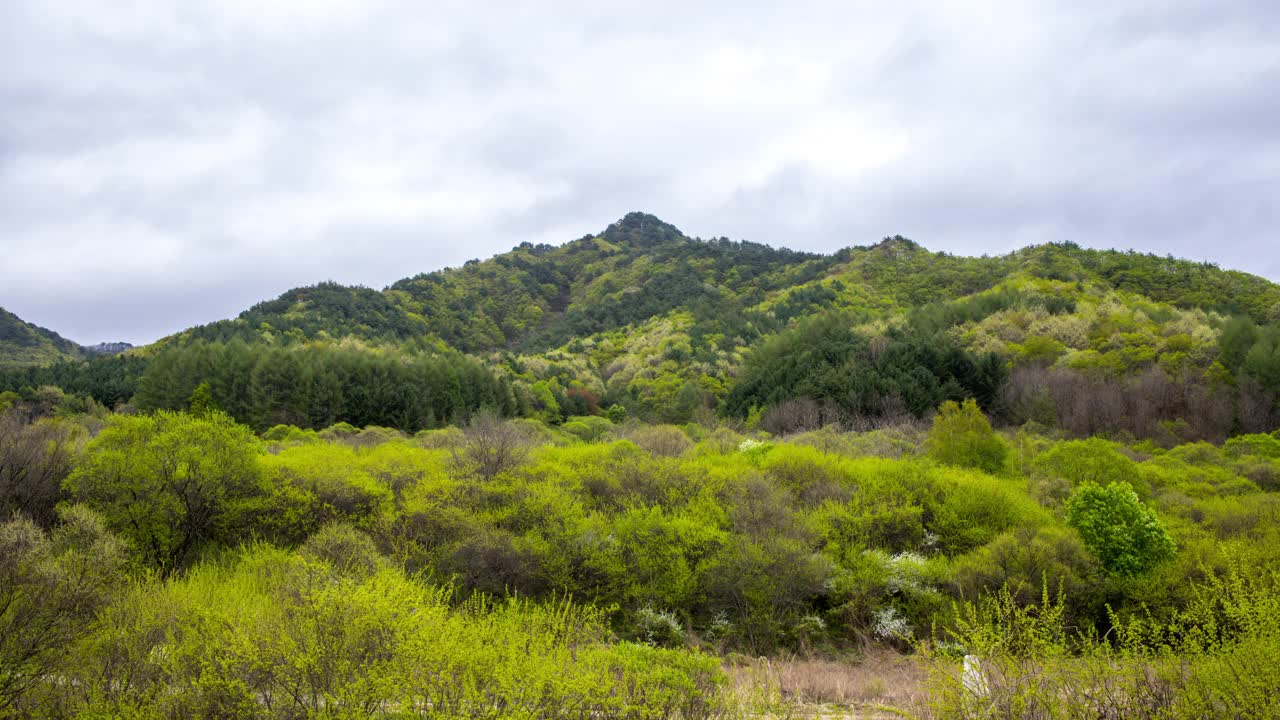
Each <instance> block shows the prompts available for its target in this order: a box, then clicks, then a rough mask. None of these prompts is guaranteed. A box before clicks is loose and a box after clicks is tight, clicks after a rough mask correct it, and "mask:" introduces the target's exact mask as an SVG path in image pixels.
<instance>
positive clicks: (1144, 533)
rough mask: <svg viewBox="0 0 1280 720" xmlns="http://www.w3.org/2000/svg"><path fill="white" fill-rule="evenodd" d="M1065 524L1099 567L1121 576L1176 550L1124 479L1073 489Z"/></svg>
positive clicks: (1147, 567)
mask: <svg viewBox="0 0 1280 720" xmlns="http://www.w3.org/2000/svg"><path fill="white" fill-rule="evenodd" d="M1067 524H1068V525H1070V526H1071V527H1073V528H1075V530H1076V532H1078V533H1080V538H1081V539H1082V540H1083V541H1084V544H1085V546H1086V547H1088V548H1089V549H1090V550H1091V551H1092V552H1093V554H1094V555H1096V556H1097V557H1098V560H1099V561H1101V562H1102V566H1103V567H1105V568H1106V569H1107V570H1108V571H1110V572H1112V573H1115V574H1116V575H1121V576H1124V577H1133V576H1136V575H1141V574H1143V573H1145V572H1146V571H1148V570H1150V569H1151V568H1152V567H1154V566H1156V565H1157V564H1159V563H1161V562H1163V561H1165V560H1168V559H1170V558H1172V557H1173V556H1174V553H1175V552H1176V551H1177V546H1176V545H1175V544H1174V542H1173V538H1171V537H1169V532H1168V531H1167V530H1165V528H1164V525H1162V524H1161V523H1160V519H1159V518H1158V517H1156V514H1155V512H1153V511H1152V510H1151V508H1149V507H1147V506H1146V505H1145V504H1143V502H1142V500H1141V499H1139V498H1138V493H1136V492H1134V490H1133V486H1131V485H1129V483H1127V482H1113V483H1110V484H1108V485H1106V486H1103V485H1097V484H1095V483H1091V482H1087V483H1084V484H1082V485H1081V486H1080V487H1078V488H1076V491H1075V492H1074V493H1072V495H1071V497H1069V498H1067Z"/></svg>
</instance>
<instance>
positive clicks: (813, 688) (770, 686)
mask: <svg viewBox="0 0 1280 720" xmlns="http://www.w3.org/2000/svg"><path fill="white" fill-rule="evenodd" d="M726 670H727V672H728V673H729V678H730V685H731V693H732V696H733V697H734V699H735V704H736V705H737V706H738V708H739V710H740V714H741V715H744V716H748V717H749V716H757V717H777V718H813V717H819V718H889V717H898V716H901V715H908V716H909V715H913V714H915V713H916V712H918V710H919V708H921V707H922V706H923V704H924V689H923V687H924V682H925V679H926V677H927V675H928V671H927V669H926V668H925V667H924V666H923V664H922V663H921V662H920V661H919V660H918V659H917V658H914V657H911V656H906V655H901V654H899V653H896V652H893V651H892V650H888V649H883V648H874V649H870V650H868V651H867V652H866V653H865V654H863V655H862V656H860V657H856V658H849V659H842V660H832V659H826V658H811V657H781V658H737V659H735V661H733V662H730V663H729V664H728V665H727V667H726Z"/></svg>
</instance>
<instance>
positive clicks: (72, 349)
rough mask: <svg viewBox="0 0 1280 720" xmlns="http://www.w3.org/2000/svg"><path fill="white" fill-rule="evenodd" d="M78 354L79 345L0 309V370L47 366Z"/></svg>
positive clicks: (79, 350) (80, 352) (79, 352)
mask: <svg viewBox="0 0 1280 720" xmlns="http://www.w3.org/2000/svg"><path fill="white" fill-rule="evenodd" d="M81 355H82V351H81V348H80V346H79V345H77V344H75V343H73V342H71V341H70V340H68V339H66V338H64V337H62V336H61V335H59V334H58V333H56V332H53V331H52V330H46V329H45V328H42V327H40V326H38V325H32V324H31V323H28V322H24V321H23V320H22V318H19V317H18V316H17V315H14V314H13V313H11V312H9V311H7V310H5V309H4V308H2V307H0V368H5V367H9V368H13V367H32V366H37V365H48V364H49V363H53V362H56V361H58V360H69V359H73V358H78V357H80V356H81Z"/></svg>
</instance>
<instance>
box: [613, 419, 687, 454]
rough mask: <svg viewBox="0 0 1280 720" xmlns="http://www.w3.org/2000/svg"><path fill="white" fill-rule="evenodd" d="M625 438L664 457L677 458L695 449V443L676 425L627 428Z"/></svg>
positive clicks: (624, 433)
mask: <svg viewBox="0 0 1280 720" xmlns="http://www.w3.org/2000/svg"><path fill="white" fill-rule="evenodd" d="M623 437H624V438H626V439H627V440H630V441H631V442H633V443H635V444H636V445H639V446H640V447H641V448H644V449H645V450H647V451H649V452H650V453H651V454H653V455H659V456H662V457H677V456H680V455H683V454H684V453H685V452H686V451H687V450H689V448H691V447H693V441H692V440H690V439H689V436H688V435H686V434H685V432H684V431H683V430H681V429H680V428H678V427H676V426H675V425H642V426H637V427H631V428H627V429H626V430H625V431H623Z"/></svg>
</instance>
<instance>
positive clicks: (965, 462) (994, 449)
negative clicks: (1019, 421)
mask: <svg viewBox="0 0 1280 720" xmlns="http://www.w3.org/2000/svg"><path fill="white" fill-rule="evenodd" d="M925 444H926V446H927V447H928V448H929V456H930V457H932V458H933V459H934V460H937V461H938V462H940V463H944V464H946V465H956V466H959V467H970V468H977V469H979V470H984V471H986V472H989V473H998V472H1001V471H1003V470H1004V469H1005V464H1006V462H1007V460H1008V456H1009V448H1008V446H1007V445H1006V444H1005V442H1004V440H1003V439H1002V438H1001V437H1000V436H999V435H997V434H996V432H995V431H994V430H992V429H991V422H990V421H989V420H987V416H986V415H983V414H982V410H980V409H979V408H978V403H977V401H976V400H974V399H972V398H970V399H968V400H965V401H964V403H963V404H957V403H955V402H951V401H948V402H945V403H943V404H942V406H941V407H939V408H938V414H937V415H935V416H934V418H933V429H931V430H930V431H929V437H928V438H927V439H926V441H925Z"/></svg>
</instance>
